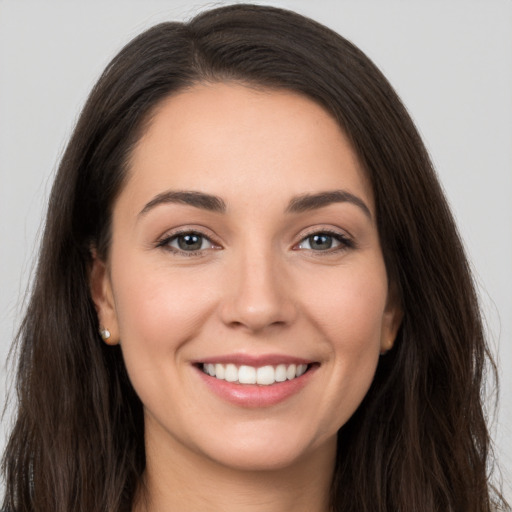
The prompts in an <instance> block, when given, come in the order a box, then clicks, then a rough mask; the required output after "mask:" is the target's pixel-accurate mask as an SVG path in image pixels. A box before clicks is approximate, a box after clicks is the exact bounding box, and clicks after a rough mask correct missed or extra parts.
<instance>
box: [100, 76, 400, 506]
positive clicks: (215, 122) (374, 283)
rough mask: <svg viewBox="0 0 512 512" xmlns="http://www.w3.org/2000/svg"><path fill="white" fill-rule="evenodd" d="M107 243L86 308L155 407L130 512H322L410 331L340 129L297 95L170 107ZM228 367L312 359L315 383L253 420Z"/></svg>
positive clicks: (206, 94) (226, 88) (220, 94)
mask: <svg viewBox="0 0 512 512" xmlns="http://www.w3.org/2000/svg"><path fill="white" fill-rule="evenodd" d="M183 192H186V193H187V194H188V193H189V192H192V194H191V195H190V194H189V195H186V194H185V195H184V194H182V193H183ZM332 192H335V194H330V195H326V194H325V193H332ZM177 193H178V194H177ZM197 193H201V194H206V195H208V196H215V197H216V198H217V199H215V200H210V199H209V198H207V199H206V200H205V201H203V202H202V203H201V204H199V203H198V201H194V199H193V198H194V197H196V198H197V197H198V195H197ZM180 194H181V195H180ZM311 195H316V196H318V197H320V200H318V201H309V203H308V202H307V201H306V202H304V201H302V203H301V204H302V206H301V208H302V209H301V208H295V209H294V208H293V205H294V204H295V205H296V204H297V203H300V201H301V199H303V198H304V196H311ZM191 197H192V200H190V198H191ZM201 197H203V196H201ZM190 203H194V204H190ZM306 203H307V204H306ZM112 226H113V228H112V240H111V247H110V252H109V256H108V260H107V261H102V260H100V259H99V258H97V257H96V258H95V259H94V264H93V269H92V273H91V291H92V296H93V300H94V302H95V304H96V307H97V311H98V317H99V321H100V324H101V325H103V326H105V327H106V328H108V329H109V330H110V332H111V333H112V336H111V338H110V339H109V340H107V341H108V342H110V343H118V342H119V343H121V348H122V353H123V357H124V360H125V364H126V367H127V370H128V374H129V376H130V379H131V381H132V383H133V386H134V388H135V390H136V392H137V394H138V395H139V397H140V399H141V401H142V403H143V406H144V417H145V429H146V430H145V432H146V457H147V469H146V472H145V478H144V486H143V487H142V486H141V489H144V490H143V491H142V490H141V491H140V493H139V495H138V499H137V503H136V505H135V508H134V510H136V511H142V510H148V511H151V512H156V511H158V512H160V511H161V512H163V511H168V510H173V511H196V510H197V511H199V510H201V511H223V512H229V511H233V512H234V511H236V512H249V511H265V512H284V511H291V510H293V511H294V512H297V511H299V512H300V511H304V512H306V511H307V512H326V511H327V510H328V494H329V487H330V481H331V477H332V472H333V468H334V456H335V449H336V433H337V431H338V429H339V428H340V427H341V426H342V425H343V424H344V423H345V422H346V421H347V420H348V419H349V418H350V416H351V415H352V414H353V413H354V411H355V410H356V408H357V407H358V405H359V404H360V403H361V401H362V399H363V397H364V396H365V394H366V392H367V390H368V388H369V386H370V384H371V382H372V379H373V376H374V373H375V369H376V366H377V364H378V360H379V355H380V354H381V353H383V352H385V351H387V350H389V349H390V348H391V347H392V345H393V342H394V339H395V336H396V332H397V330H398V327H399V324H400V321H401V316H402V314H401V311H400V308H399V306H398V303H397V301H396V300H395V297H394V295H393V294H392V293H390V288H391V287H390V283H389V282H388V279H387V273H386V268H385V265H384V260H383V256H382V251H381V246H380V243H379V236H378V232H377V224H376V218H375V206H374V198H373V195H372V190H371V186H370V184H369V182H368V180H367V178H366V176H365V173H364V171H363V169H362V168H361V166H360V164H359V162H358V159H357V157H356V155H355V153H354V151H353V150H352V148H351V146H350V143H349V142H348V140H347V138H346V136H345V135H344V133H343V132H342V130H341V129H340V127H339V126H338V124H337V123H336V122H335V120H334V119H333V118H332V117H331V116H330V115H329V114H328V113H327V112H326V111H325V110H324V109H323V108H322V107H320V106H319V105H317V104H316V103H314V102H313V101H312V100H310V99H307V98H305V97H303V96H300V95H298V94H295V93H293V92H289V91H275V90H261V89H257V88H252V87H248V86H246V85H242V84H237V83H209V84H198V85H195V86H193V87H191V88H189V89H186V90H184V91H182V92H180V93H177V94H175V95H172V96H171V97H169V98H167V99H166V100H165V101H163V102H162V103H161V104H160V105H159V106H158V108H157V110H156V112H155V114H154V116H153V118H152V120H151V123H150V124H149V127H148V129H147V131H146V132H145V134H144V135H143V136H142V138H141V140H140V141H139V144H138V145H137V146H136V148H135V149H134V152H133V154H132V158H131V162H130V171H129V175H128V178H127V182H126V184H125V186H124V188H123V189H122V191H121V193H120V195H119V197H118V199H117V200H116V202H115V205H114V209H113V224H112ZM226 354H236V355H245V354H249V355H251V356H260V355H262V354H265V355H269V354H270V355H275V354H278V355H285V356H293V357H300V358H303V359H306V360H308V361H312V362H314V372H311V373H310V374H309V375H308V373H306V375H305V377H306V376H307V378H308V380H307V383H306V384H305V385H304V386H303V387H302V388H301V389H300V390H299V391H298V392H297V393H294V394H293V395H292V396H291V397H289V398H287V399H286V400H284V401H282V402H280V403H278V404H276V405H272V406H270V407H244V406H243V405H240V404H233V403H232V402H230V401H229V400H225V399H223V398H222V397H219V396H218V395H216V394H215V393H212V391H211V389H210V388H209V387H208V386H206V385H205V384H204V378H203V376H202V375H201V372H200V370H199V369H198V365H197V362H198V361H201V360H203V359H206V358H215V357H218V356H221V355H226Z"/></svg>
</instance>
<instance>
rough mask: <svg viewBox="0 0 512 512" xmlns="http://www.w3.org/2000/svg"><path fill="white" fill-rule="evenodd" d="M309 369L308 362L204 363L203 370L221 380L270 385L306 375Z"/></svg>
mask: <svg viewBox="0 0 512 512" xmlns="http://www.w3.org/2000/svg"><path fill="white" fill-rule="evenodd" d="M307 369H308V365H307V364H299V365H295V364H289V365H286V364H278V365H277V366H270V365H267V366H260V367H259V368H256V367H254V366H247V365H241V366H240V367H237V366H236V365H234V364H226V365H224V364H219V363H216V364H211V363H208V364H203V371H204V372H205V373H207V374H208V375H210V376H211V377H215V378H217V379H220V380H225V381H227V382H238V383H239V384H259V385H261V386H270V385H271V384H274V383H276V382H284V381H285V380H292V379H296V378H297V377H300V376H301V375H304V373H306V370H307Z"/></svg>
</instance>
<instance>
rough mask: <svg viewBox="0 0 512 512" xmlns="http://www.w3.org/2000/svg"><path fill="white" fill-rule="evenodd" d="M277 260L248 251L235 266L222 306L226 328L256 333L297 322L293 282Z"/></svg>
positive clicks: (233, 266) (231, 272)
mask: <svg viewBox="0 0 512 512" xmlns="http://www.w3.org/2000/svg"><path fill="white" fill-rule="evenodd" d="M277 260H278V258H276V257H275V256H273V255H272V254H271V251H266V252H263V251H258V252H257V253H256V252H255V251H252V252H251V251H247V252H245V254H243V255H240V256H239V257H238V258H236V261H235V262H234V263H233V262H232V263H233V264H232V265H230V266H229V273H228V277H227V282H226V283H225V288H224V290H225V292H224V298H223V301H222V305H221V317H222V321H223V322H224V323H225V324H226V325H228V326H230V327H232V328H233V327H234V328H239V329H242V330H246V331H249V332H253V333H256V332H262V331H266V330H267V329H268V328H271V327H274V328H275V327H277V326H286V325H289V324H291V323H292V322H293V321H294V319H295V317H296V313H297V312H296V306H295V303H294V301H293V298H292V295H293V287H292V286H291V279H290V278H289V277H288V276H287V272H286V271H285V269H284V268H283V263H282V262H279V261H277Z"/></svg>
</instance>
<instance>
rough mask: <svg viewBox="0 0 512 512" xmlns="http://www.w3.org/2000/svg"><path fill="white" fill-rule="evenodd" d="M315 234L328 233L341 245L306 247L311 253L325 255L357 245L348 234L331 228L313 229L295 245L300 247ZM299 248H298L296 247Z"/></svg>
mask: <svg viewBox="0 0 512 512" xmlns="http://www.w3.org/2000/svg"><path fill="white" fill-rule="evenodd" d="M315 235H327V236H329V237H332V238H333V239H334V240H336V241H337V242H339V246H337V247H333V248H328V249H325V250H317V251H315V250H314V249H304V250H306V251H310V252H311V253H314V254H315V256H323V255H329V254H335V253H338V252H342V251H346V250H348V249H354V248H355V247H356V244H355V242H354V241H353V240H352V239H351V238H349V237H348V236H347V235H344V234H342V233H339V232H338V231H334V230H330V229H315V230H313V231H311V232H310V233H307V234H306V235H305V236H303V237H302V238H301V240H300V242H299V243H298V244H296V245H295V246H294V248H295V247H299V246H300V245H302V244H303V243H304V242H305V241H306V240H308V239H310V238H311V237H313V236H315ZM296 250H298V249H296Z"/></svg>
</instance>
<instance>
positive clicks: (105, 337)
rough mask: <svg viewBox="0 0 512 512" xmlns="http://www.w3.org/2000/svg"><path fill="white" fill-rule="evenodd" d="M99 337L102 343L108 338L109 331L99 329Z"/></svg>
mask: <svg viewBox="0 0 512 512" xmlns="http://www.w3.org/2000/svg"><path fill="white" fill-rule="evenodd" d="M100 336H101V339H102V340H103V341H107V340H108V339H109V338H110V331H109V330H108V329H104V328H103V327H101V328H100Z"/></svg>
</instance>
